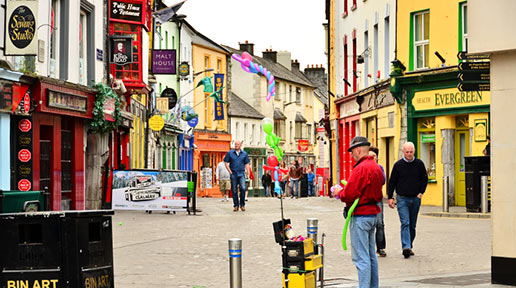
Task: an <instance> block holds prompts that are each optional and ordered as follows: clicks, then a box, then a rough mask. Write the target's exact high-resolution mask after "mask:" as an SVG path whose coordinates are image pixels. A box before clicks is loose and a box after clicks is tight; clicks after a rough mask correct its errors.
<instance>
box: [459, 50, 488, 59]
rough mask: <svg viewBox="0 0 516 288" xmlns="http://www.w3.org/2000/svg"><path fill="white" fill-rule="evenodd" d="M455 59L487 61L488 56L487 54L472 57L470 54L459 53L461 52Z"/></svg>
mask: <svg viewBox="0 0 516 288" xmlns="http://www.w3.org/2000/svg"><path fill="white" fill-rule="evenodd" d="M457 58H459V60H480V59H489V55H487V54H475V55H472V54H468V53H466V52H464V51H461V52H459V53H457Z"/></svg>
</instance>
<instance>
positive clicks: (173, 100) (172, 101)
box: [160, 88, 177, 112]
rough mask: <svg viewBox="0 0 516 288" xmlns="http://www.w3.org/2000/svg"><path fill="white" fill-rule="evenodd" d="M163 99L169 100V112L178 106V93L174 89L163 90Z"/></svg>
mask: <svg viewBox="0 0 516 288" xmlns="http://www.w3.org/2000/svg"><path fill="white" fill-rule="evenodd" d="M160 96H161V97H162V98H167V105H168V107H167V108H168V109H167V112H168V110H172V109H173V108H174V107H176V104H177V93H176V91H175V90H174V89H172V88H165V90H163V92H161V95H160Z"/></svg>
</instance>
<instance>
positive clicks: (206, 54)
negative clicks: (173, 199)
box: [188, 26, 231, 197]
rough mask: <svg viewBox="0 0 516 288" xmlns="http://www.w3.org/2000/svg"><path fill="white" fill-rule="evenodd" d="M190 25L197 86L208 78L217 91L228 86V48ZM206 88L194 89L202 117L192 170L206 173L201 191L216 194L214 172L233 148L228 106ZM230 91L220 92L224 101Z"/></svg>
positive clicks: (195, 135) (205, 194)
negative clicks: (206, 90)
mask: <svg viewBox="0 0 516 288" xmlns="http://www.w3.org/2000/svg"><path fill="white" fill-rule="evenodd" d="M188 28H190V30H191V31H193V34H194V35H193V36H192V56H193V57H192V69H193V75H194V87H196V86H197V85H198V83H199V81H201V80H202V79H204V78H205V77H210V78H211V83H212V85H213V89H214V91H218V90H220V88H221V87H226V86H227V76H228V75H227V61H228V58H229V57H230V56H231V55H230V53H229V51H228V50H226V49H224V48H223V47H222V46H220V45H218V44H217V43H215V42H213V41H212V40H210V39H209V38H208V37H206V36H204V35H202V34H201V33H199V32H197V31H195V29H193V27H191V26H188ZM203 88H204V87H203ZM203 88H201V87H199V88H195V89H194V92H193V93H194V96H193V106H194V111H195V113H197V114H198V116H199V118H198V121H199V122H198V124H197V126H196V127H195V130H194V138H195V145H196V146H197V148H195V152H194V159H193V170H194V171H199V172H200V173H201V174H202V175H204V178H202V181H198V182H199V185H200V187H199V188H200V189H198V191H199V193H198V194H199V195H200V196H208V197H213V196H220V192H219V187H218V185H216V182H215V171H216V168H217V164H218V163H219V162H221V161H223V159H224V156H225V155H226V153H227V152H228V151H229V150H230V147H231V134H229V133H228V115H227V108H228V107H227V105H226V104H225V103H221V102H217V101H216V100H215V98H214V97H211V96H210V95H212V92H204V91H205V90H204V89H203ZM227 90H228V89H226V88H225V89H222V91H221V94H222V96H221V97H222V99H221V100H223V101H224V102H227V99H228V98H227ZM220 118H221V119H220ZM218 119H220V120H218ZM210 175H211V179H210V177H209V176H210ZM205 180H206V181H205ZM205 182H206V183H205Z"/></svg>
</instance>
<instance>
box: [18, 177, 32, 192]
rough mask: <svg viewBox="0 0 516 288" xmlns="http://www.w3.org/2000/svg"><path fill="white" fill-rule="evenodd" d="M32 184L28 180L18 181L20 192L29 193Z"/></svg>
mask: <svg viewBox="0 0 516 288" xmlns="http://www.w3.org/2000/svg"><path fill="white" fill-rule="evenodd" d="M31 186H32V184H31V183H30V181H29V180H28V179H21V180H20V181H18V190H20V191H29V190H30V188H31Z"/></svg>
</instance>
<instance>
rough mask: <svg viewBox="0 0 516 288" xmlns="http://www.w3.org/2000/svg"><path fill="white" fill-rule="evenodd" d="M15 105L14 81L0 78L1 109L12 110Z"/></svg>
mask: <svg viewBox="0 0 516 288" xmlns="http://www.w3.org/2000/svg"><path fill="white" fill-rule="evenodd" d="M12 106H13V83H12V82H9V81H2V80H0V111H4V112H11V108H12Z"/></svg>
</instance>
